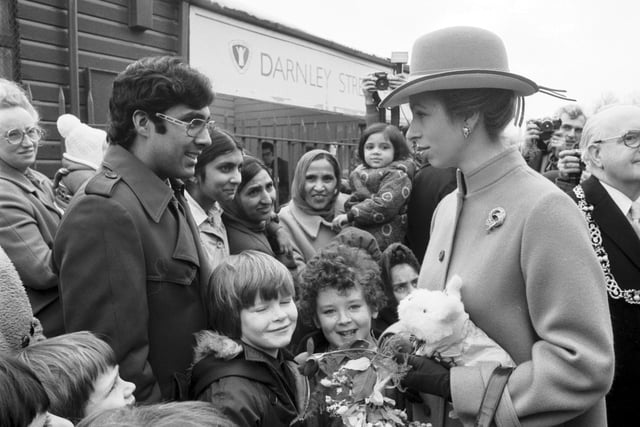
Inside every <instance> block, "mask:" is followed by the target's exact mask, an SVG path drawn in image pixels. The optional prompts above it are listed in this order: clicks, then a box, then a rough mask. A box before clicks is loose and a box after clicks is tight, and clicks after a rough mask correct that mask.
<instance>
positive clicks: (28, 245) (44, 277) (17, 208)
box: [0, 192, 58, 290]
mask: <svg viewBox="0 0 640 427" xmlns="http://www.w3.org/2000/svg"><path fill="white" fill-rule="evenodd" d="M32 209H33V207H32V206H30V205H29V204H28V203H26V200H25V199H24V196H20V195H18V194H16V193H14V192H5V194H2V199H1V200H0V212H2V214H0V242H2V247H3V248H4V249H5V251H6V252H7V254H8V255H9V258H11V261H12V262H13V264H14V265H15V267H16V270H18V272H19V273H20V278H21V279H22V282H23V283H24V285H25V286H26V287H28V288H32V289H38V290H44V289H50V288H55V287H56V286H58V277H57V275H56V273H55V272H54V269H53V258H52V248H51V246H50V243H48V242H47V241H45V238H44V236H43V235H42V232H41V230H40V227H39V225H38V221H37V219H36V217H35V216H34V213H33V212H32ZM51 233H52V234H53V231H52V232H51ZM50 239H53V236H51V237H50Z"/></svg>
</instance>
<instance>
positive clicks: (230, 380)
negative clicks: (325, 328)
mask: <svg viewBox="0 0 640 427" xmlns="http://www.w3.org/2000/svg"><path fill="white" fill-rule="evenodd" d="M294 296H295V290H294V286H293V279H292V277H291V274H290V273H289V271H288V270H287V268H286V267H285V266H284V265H283V264H281V263H280V262H278V261H277V260H276V259H275V258H273V257H272V256H269V255H267V254H265V253H263V252H258V251H255V250H247V251H244V252H242V253H240V254H238V255H231V256H230V257H229V258H227V259H225V260H223V261H222V263H221V264H220V265H218V267H217V268H216V269H215V271H214V274H213V276H212V279H211V281H210V282H209V283H208V285H207V286H205V287H204V290H203V299H204V305H205V308H206V311H207V318H208V323H209V327H210V328H211V329H210V330H205V331H202V332H200V333H199V334H198V335H197V346H196V349H195V358H194V365H193V368H192V371H191V381H190V388H189V392H190V396H191V398H194V399H198V400H204V401H208V402H214V403H215V404H216V405H217V406H218V407H220V408H221V409H222V412H223V413H224V414H225V415H226V416H227V417H229V419H230V420H231V421H232V422H234V423H236V424H237V425H242V426H265V427H267V426H280V425H292V424H294V423H295V422H296V420H298V418H299V417H300V415H301V414H303V413H304V412H305V410H306V406H307V402H306V398H307V397H308V393H309V389H308V383H307V382H306V378H304V377H302V376H301V375H300V374H299V373H298V369H297V366H295V362H293V360H292V358H291V357H290V355H289V354H287V353H286V352H285V351H283V349H284V348H285V347H286V346H287V345H289V342H290V341H291V336H292V334H293V331H294V328H295V325H296V320H297V318H298V311H297V309H296V306H295V303H294V301H293V299H294Z"/></svg>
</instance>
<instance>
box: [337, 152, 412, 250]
mask: <svg viewBox="0 0 640 427" xmlns="http://www.w3.org/2000/svg"><path fill="white" fill-rule="evenodd" d="M414 171H415V165H414V163H413V160H411V159H407V160H398V161H395V162H392V163H391V164H389V165H388V166H386V167H383V168H377V169H373V168H369V167H368V166H365V165H364V164H362V165H359V166H358V167H357V168H355V169H354V170H353V172H351V174H350V175H349V182H350V185H351V188H352V189H353V193H352V194H351V197H349V199H348V200H347V201H346V203H345V206H344V207H345V211H346V212H347V217H348V219H349V221H350V222H352V223H353V225H355V226H356V227H358V228H362V229H363V230H366V231H368V232H369V233H371V234H373V236H374V237H375V238H376V240H377V241H378V245H379V246H380V250H381V251H383V250H384V249H385V248H386V247H387V246H389V245H390V244H391V243H394V242H403V241H404V238H405V235H406V232H407V203H408V200H409V196H410V194H411V180H412V179H413V174H414Z"/></svg>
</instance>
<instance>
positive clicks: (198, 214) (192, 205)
mask: <svg viewBox="0 0 640 427" xmlns="http://www.w3.org/2000/svg"><path fill="white" fill-rule="evenodd" d="M184 198H185V199H187V203H189V209H191V215H193V219H194V220H195V221H196V224H197V225H198V226H200V224H202V223H203V222H205V221H207V220H208V219H209V217H208V216H207V213H206V212H205V211H204V209H202V206H200V204H199V203H198V202H196V200H195V199H194V198H193V197H191V194H189V192H188V191H185V192H184Z"/></svg>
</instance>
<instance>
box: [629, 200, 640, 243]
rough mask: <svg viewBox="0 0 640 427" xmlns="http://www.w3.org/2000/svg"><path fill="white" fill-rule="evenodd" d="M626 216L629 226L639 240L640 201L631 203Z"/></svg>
mask: <svg viewBox="0 0 640 427" xmlns="http://www.w3.org/2000/svg"><path fill="white" fill-rule="evenodd" d="M627 216H628V217H629V221H630V222H631V226H633V229H634V230H635V232H636V234H637V235H638V238H640V199H638V200H636V201H635V202H633V204H632V205H631V208H630V209H629V214H628V215H627Z"/></svg>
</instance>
